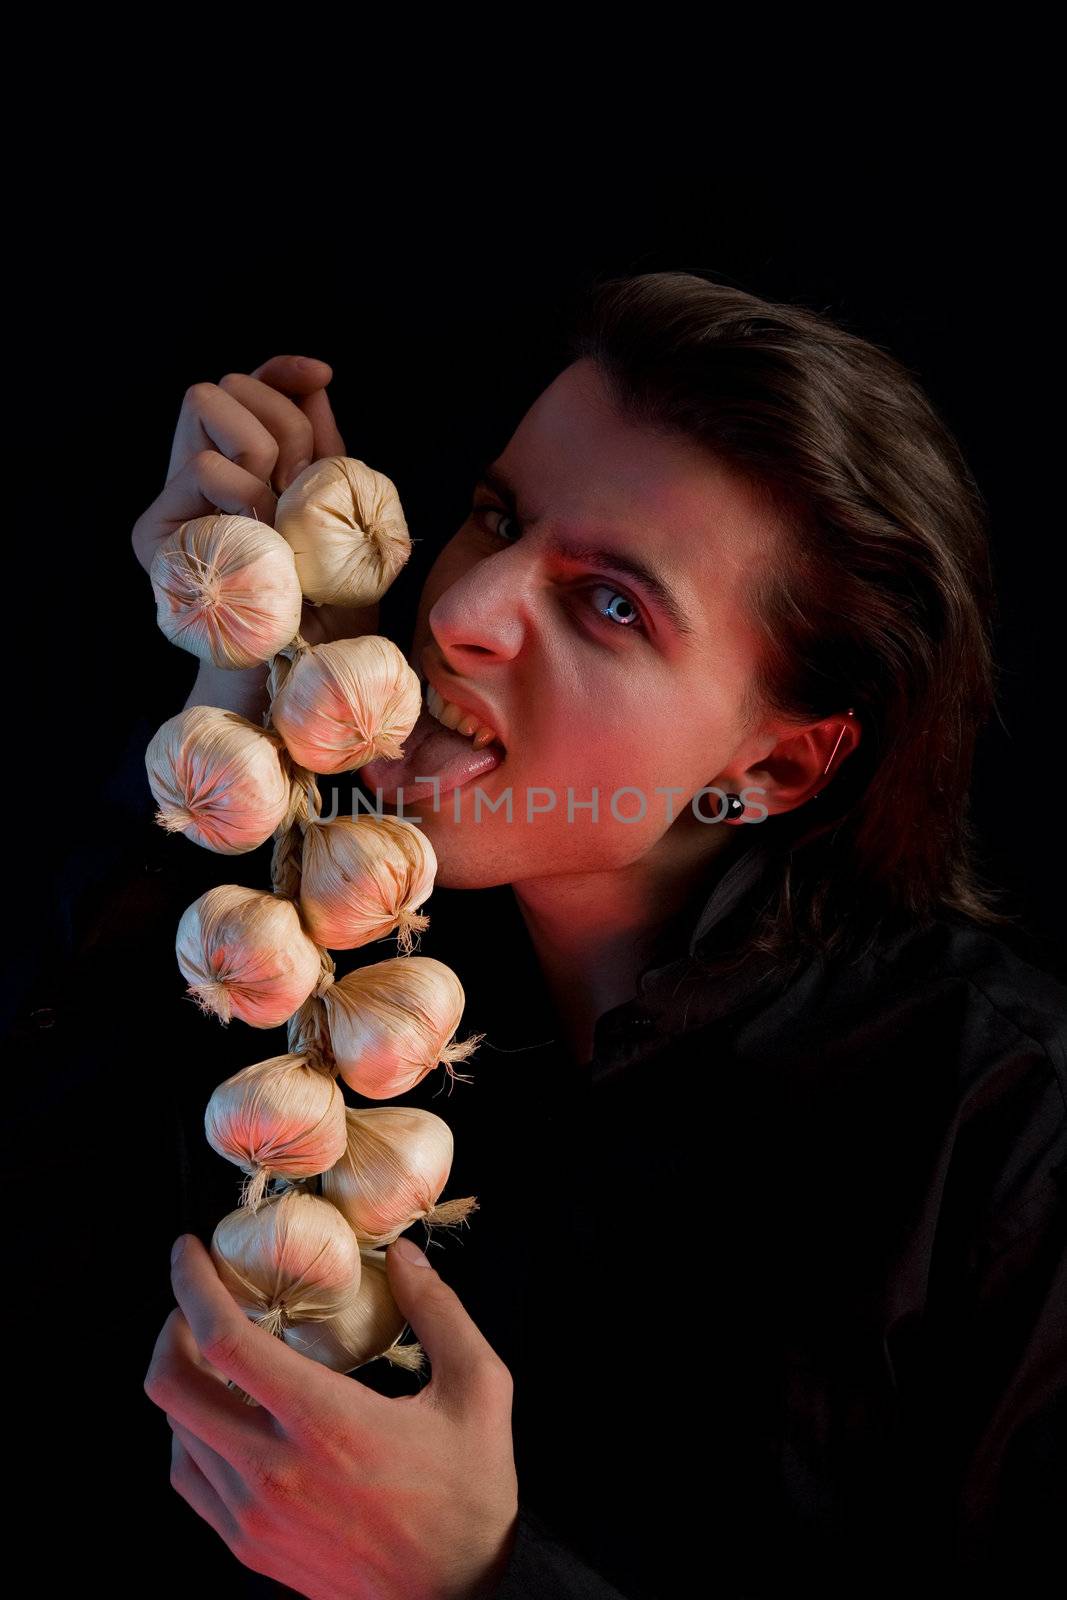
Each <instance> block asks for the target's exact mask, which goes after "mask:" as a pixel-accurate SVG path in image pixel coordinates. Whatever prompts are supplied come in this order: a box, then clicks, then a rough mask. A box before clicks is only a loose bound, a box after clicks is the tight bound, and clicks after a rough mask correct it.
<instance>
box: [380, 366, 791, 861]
mask: <svg viewBox="0 0 1067 1600" xmlns="http://www.w3.org/2000/svg"><path fill="white" fill-rule="evenodd" d="M494 465H495V467H496V468H497V470H498V471H499V472H500V473H502V474H503V475H504V476H505V477H506V479H507V480H508V481H509V482H510V484H511V485H513V486H514V489H515V493H516V499H517V504H518V517H517V519H516V517H515V516H514V515H512V513H511V512H510V511H508V510H507V509H506V507H505V503H504V501H503V500H502V499H501V498H500V496H499V495H497V494H496V493H494V492H493V491H492V490H491V489H489V488H487V487H485V486H484V485H480V486H478V487H477V488H476V489H475V492H474V495H473V497H472V498H473V503H474V509H472V511H471V514H470V515H469V516H468V518H467V520H466V521H465V522H464V524H463V526H462V527H461V528H460V529H459V531H458V532H457V533H456V534H455V535H454V536H453V537H452V538H451V539H450V540H449V542H448V544H447V545H446V546H445V548H444V549H443V550H442V551H441V553H440V555H439V556H438V558H437V560H436V561H435V563H434V565H433V567H432V569H431V571H430V573H429V575H428V576H427V579H426V582H425V585H424V588H423V592H422V596H421V600H420V603H419V610H418V616H417V620H416V624H415V632H414V637H413V640H412V645H411V649H410V651H409V653H408V660H409V662H410V664H411V665H412V666H414V667H416V668H418V669H419V670H420V672H422V673H423V674H426V673H428V675H429V677H430V678H431V679H434V678H435V677H436V678H437V679H438V681H439V682H440V681H441V680H442V679H444V680H447V681H449V682H450V683H451V684H452V685H453V686H454V687H455V690H456V696H457V699H459V700H460V701H461V700H462V698H463V694H462V691H463V690H464V689H467V690H468V691H469V692H470V694H471V695H473V696H475V697H476V698H477V699H478V700H480V701H481V702H483V703H484V704H485V705H486V706H487V707H488V708H490V709H491V711H492V713H493V716H492V717H491V719H490V721H491V723H492V725H493V726H494V727H495V728H496V730H497V732H498V733H499V734H500V737H501V739H502V740H503V742H504V745H505V747H506V755H505V758H504V760H503V762H502V764H501V765H500V766H499V767H497V768H496V770H494V771H492V772H490V773H488V774H487V775H485V776H483V777H480V778H475V779H473V780H471V781H470V782H469V783H467V784H466V785H464V786H463V787H462V788H460V789H456V790H453V791H452V792H449V793H444V794H442V795H441V796H440V800H439V808H438V809H437V810H436V811H435V809H434V803H433V798H432V797H427V798H423V799H413V800H408V799H407V798H405V800H404V802H403V811H402V812H400V814H402V815H406V816H410V817H413V818H416V817H417V818H418V819H419V825H420V826H421V828H422V829H423V831H424V833H425V834H426V835H427V836H428V838H429V839H430V841H431V843H432V844H433V846H434V849H435V851H436V854H437V859H438V873H437V882H438V883H440V884H441V885H442V886H443V887H455V888H479V887H483V888H484V887H490V886H492V885H494V884H499V883H513V882H519V881H521V880H523V879H528V878H538V877H545V876H555V875H557V874H560V873H589V872H603V871H611V870H615V869H618V868H621V867H625V866H627V865H629V864H630V863H632V862H635V861H637V860H638V858H641V857H645V856H647V855H648V854H649V852H656V853H657V854H658V856H659V857H661V858H663V859H664V862H665V863H666V860H667V858H668V857H670V858H671V859H672V860H675V861H676V862H677V863H678V864H679V865H681V864H682V863H683V858H685V859H688V860H689V861H691V862H693V863H697V862H699V861H701V860H704V859H706V858H708V857H709V856H710V855H711V854H712V853H714V852H715V851H716V850H717V849H719V848H721V847H725V846H726V845H727V844H728V843H729V842H730V841H731V840H734V839H735V837H736V836H735V832H734V829H732V828H729V827H727V825H726V824H725V823H724V822H717V823H711V822H709V821H707V820H705V821H699V820H698V819H697V817H696V816H695V815H694V814H693V811H692V809H691V806H690V802H691V801H692V799H693V797H694V795H696V794H697V793H698V791H699V790H700V789H701V788H702V787H703V786H705V785H710V784H715V783H720V784H721V786H722V787H723V788H726V787H734V788H736V787H738V780H737V772H738V771H739V770H740V771H742V772H743V769H744V767H747V766H748V764H749V763H750V762H755V761H757V760H758V759H759V758H761V757H762V755H763V754H764V753H765V752H766V751H767V750H769V749H770V748H771V747H772V746H773V744H774V742H775V741H774V739H767V738H766V737H761V735H760V733H759V730H752V729H748V728H746V727H745V726H744V725H743V722H742V716H741V706H742V696H743V691H744V689H745V686H746V684H747V683H748V681H749V679H750V677H751V675H752V673H753V670H754V667H755V660H756V656H755V651H756V641H755V639H754V637H753V635H752V634H751V632H750V630H749V628H748V626H747V624H746V621H745V615H744V607H743V604H742V595H743V590H744V583H745V577H746V572H748V571H749V570H750V569H751V567H752V564H753V563H761V562H763V561H766V560H768V559H770V558H771V554H772V551H773V536H772V530H771V528H770V525H769V523H768V519H767V514H766V512H765V511H764V510H762V509H761V508H760V506H759V505H758V504H757V501H756V499H755V497H754V495H753V492H752V491H751V490H750V489H749V488H748V487H747V486H746V485H745V484H744V483H743V482H741V480H740V479H738V478H736V477H734V476H733V475H732V474H730V473H729V472H728V471H727V470H726V469H725V468H723V467H721V466H719V465H717V464H716V463H715V462H714V461H712V460H711V459H710V458H709V456H708V454H707V453H706V452H705V451H702V450H701V449H699V448H698V447H697V446H695V445H693V444H691V443H689V442H688V441H683V440H681V439H666V438H663V437H661V436H659V435H657V434H654V433H652V432H651V431H649V430H647V429H644V428H641V427H639V426H636V425H634V424H632V423H629V422H626V421H623V420H622V419H620V417H619V416H618V415H617V414H616V413H615V412H614V411H613V409H612V407H611V404H610V402H609V400H608V396H607V392H606V390H605V388H604V387H603V382H602V379H601V376H600V372H599V369H598V368H597V367H596V366H595V364H593V363H592V362H590V361H579V362H576V363H574V364H573V365H572V366H570V367H568V368H567V369H566V370H565V371H564V372H562V373H561V374H560V375H559V377H557V378H556V379H555V381H554V382H553V383H552V384H551V385H550V386H549V387H548V388H547V389H546V390H545V391H544V393H543V394H542V395H540V396H539V398H538V399H537V400H536V402H535V403H534V405H533V406H532V407H531V408H530V410H529V411H528V412H527V414H526V416H525V417H524V418H523V420H522V422H521V423H520V424H519V426H518V428H517V429H516V431H515V433H514V434H513V435H512V437H511V439H510V440H509V442H508V444H507V446H506V448H505V449H504V451H503V453H502V454H501V455H500V456H499V457H498V458H497V460H496V462H495V463H494ZM555 541H560V542H562V543H564V544H566V545H568V546H572V547H573V546H581V545H584V546H587V547H591V546H598V547H607V548H609V549H612V550H616V551H618V552H619V553H620V554H621V555H622V556H624V557H629V558H630V559H632V560H636V561H641V562H644V563H647V564H648V565H649V566H651V567H653V568H654V569H655V571H656V572H657V574H658V575H659V576H660V577H661V579H662V580H663V582H664V583H665V584H666V585H667V586H668V587H669V589H670V590H671V591H672V592H673V595H674V597H675V599H676V601H677V604H678V606H679V607H680V609H681V612H682V613H683V614H684V618H685V620H686V622H687V624H688V627H689V629H690V630H691V631H689V632H684V631H681V630H680V628H679V626H678V624H677V623H676V622H675V621H674V620H672V618H671V616H670V615H669V612H668V609H667V606H666V605H665V604H664V602H663V600H662V599H661V598H659V597H657V596H656V595H654V594H652V593H650V592H649V591H648V590H647V589H646V588H644V587H643V586H642V584H641V583H640V582H639V581H638V580H637V579H636V578H635V577H634V576H633V575H632V574H628V573H626V572H624V571H623V570H622V569H616V570H614V571H612V570H611V569H607V570H600V569H599V568H598V567H597V566H594V565H592V564H591V562H590V560H589V559H588V557H583V556H578V557H575V556H573V555H569V554H566V553H564V552H562V551H561V550H559V549H556V548H554V547H553V548H550V545H551V546H554V543H555ZM739 763H740V766H739ZM728 766H729V767H730V769H731V770H730V775H729V776H728V777H727V779H726V780H725V781H724V780H723V779H722V776H721V775H722V774H723V772H724V769H726V768H727V767H728ZM418 770H419V772H420V773H424V772H427V771H428V769H427V768H425V767H420V768H419V769H418ZM372 781H374V782H377V781H380V780H377V779H376V780H372ZM740 781H741V782H744V781H748V782H750V783H751V782H753V781H755V782H758V781H759V780H758V779H752V778H748V779H744V778H742V779H741V780H740ZM479 789H480V790H481V792H482V795H483V796H484V799H483V800H482V802H481V803H480V808H479V803H478V800H477V793H476V791H477V790H479ZM509 789H510V791H511V796H512V813H511V820H510V821H509V820H508V816H507V809H506V806H505V805H500V807H499V809H497V810H495V811H494V810H490V809H489V804H490V803H492V802H496V801H498V800H500V798H501V797H502V796H503V795H504V793H505V791H506V790H509ZM668 790H671V791H673V792H672V793H668V792H667V791H668ZM545 791H547V793H546V792H545ZM594 791H596V792H597V794H598V798H599V810H598V813H596V814H595V820H594V813H593V811H591V810H590V808H589V807H588V806H585V807H584V808H582V809H579V807H580V806H581V803H582V802H587V801H589V800H591V799H592V797H593V794H594ZM619 791H622V792H619ZM372 792H373V790H372ZM553 797H554V803H553ZM613 797H614V801H615V804H614V809H613V806H612V800H613ZM569 798H570V800H571V803H572V808H571V811H570V816H568V799H569ZM763 800H764V796H763V795H759V796H757V797H756V801H757V802H758V801H763ZM697 804H698V808H699V810H700V812H701V815H702V816H703V817H704V818H711V817H715V816H716V815H717V814H719V813H720V812H721V813H722V814H723V815H725V802H723V801H721V800H720V799H719V797H718V796H716V795H714V794H711V795H705V796H704V797H703V799H700V800H698V802H697ZM545 806H550V809H539V808H541V807H545ZM531 808H532V809H531ZM384 809H386V810H388V811H397V810H399V808H398V807H396V806H390V805H388V804H387V805H386V806H385V807H384ZM749 815H750V816H752V815H757V816H762V815H763V813H762V812H760V811H759V810H758V809H756V810H753V808H751V807H750V809H749ZM672 818H673V819H674V820H673V821H672V820H671V819H672ZM631 819H632V820H631Z"/></svg>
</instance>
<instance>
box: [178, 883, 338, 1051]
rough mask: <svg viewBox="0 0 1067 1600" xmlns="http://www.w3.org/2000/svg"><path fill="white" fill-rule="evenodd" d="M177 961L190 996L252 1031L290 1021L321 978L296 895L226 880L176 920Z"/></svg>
mask: <svg viewBox="0 0 1067 1600" xmlns="http://www.w3.org/2000/svg"><path fill="white" fill-rule="evenodd" d="M175 948H176V951H177V956H178V966H179V967H180V969H181V972H182V976H183V977H184V978H185V980H186V982H187V983H188V985H189V994H190V996H191V997H192V999H194V1000H195V1001H196V1003H197V1004H198V1005H199V1006H200V1007H201V1009H202V1010H204V1011H207V1012H212V1013H214V1015H215V1016H217V1017H220V1018H221V1020H222V1021H223V1022H229V1021H230V1020H231V1018H233V1017H239V1018H240V1019H241V1021H242V1022H247V1023H248V1024H249V1026H250V1027H253V1028H277V1027H279V1026H280V1025H281V1023H283V1022H286V1021H287V1020H288V1019H289V1017H291V1016H292V1015H293V1013H294V1011H297V1010H299V1008H300V1007H301V1006H302V1005H303V1004H304V1001H305V1000H306V999H307V998H308V996H309V995H310V994H311V992H312V990H313V989H315V987H316V986H317V984H318V983H319V982H320V979H321V975H322V960H321V957H320V955H319V949H318V946H317V945H316V944H315V943H314V942H313V941H312V940H311V939H309V938H308V936H307V934H306V933H305V932H304V930H303V928H302V927H301V925H300V917H299V915H298V913H297V909H296V906H295V905H294V904H293V902H292V901H291V900H286V899H284V898H283V897H281V896H280V895H273V894H268V893H267V892H266V891H265V890H263V889H245V888H242V887H241V885H240V884H236V883H223V884H219V885H218V886H217V887H216V888H214V889H208V890H207V892H206V893H205V894H202V895H201V896H200V898H199V899H198V900H194V901H193V903H192V905H191V906H189V907H188V908H187V909H186V910H185V911H184V912H183V913H182V918H181V921H180V922H179V923H178V935H177V940H176V944H175Z"/></svg>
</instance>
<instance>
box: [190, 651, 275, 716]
mask: <svg viewBox="0 0 1067 1600" xmlns="http://www.w3.org/2000/svg"><path fill="white" fill-rule="evenodd" d="M269 705H270V694H269V692H268V689H267V664H266V662H263V664H262V665H257V666H254V667H239V668H237V669H236V670H234V671H231V670H229V669H227V668H225V667H216V666H214V665H213V663H211V662H209V661H201V663H200V668H199V671H198V672H197V675H196V682H195V683H194V684H193V687H192V689H191V690H190V691H189V696H188V698H187V700H186V702H185V705H184V706H183V708H182V709H183V710H185V711H188V710H189V708H190V706H219V707H220V708H221V709H222V710H223V711H235V712H236V713H237V714H238V716H242V717H245V718H247V720H248V721H249V722H255V723H262V721H263V717H264V715H265V713H266V711H267V708H268V707H269Z"/></svg>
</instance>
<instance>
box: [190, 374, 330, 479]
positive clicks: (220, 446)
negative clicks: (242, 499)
mask: <svg viewBox="0 0 1067 1600" xmlns="http://www.w3.org/2000/svg"><path fill="white" fill-rule="evenodd" d="M210 449H215V450H218V451H219V452H220V453H221V454H222V455H224V456H227V457H229V459H230V460H231V461H234V462H236V463H237V465H238V466H241V467H244V468H246V470H247V471H249V472H251V473H252V474H253V475H254V476H255V477H257V478H260V479H261V480H262V481H263V482H264V483H266V482H268V480H269V479H270V478H271V477H273V478H274V480H275V488H276V489H277V490H278V492H279V493H280V492H281V490H282V489H284V488H285V487H286V486H287V485H288V483H289V481H290V478H291V477H292V476H294V471H293V469H294V468H296V467H297V465H298V464H299V463H304V464H305V465H306V464H307V463H308V462H309V461H310V460H311V458H312V454H313V450H314V434H313V431H312V427H311V424H310V422H309V421H308V419H307V417H305V415H304V413H303V412H302V411H301V409H300V407H299V406H298V405H295V404H294V402H293V401H292V400H289V399H287V398H286V396H285V395H283V394H281V393H280V392H279V391H278V390H277V389H272V388H271V386H270V385H269V384H267V383H261V382H260V381H259V379H258V378H252V377H249V376H248V374H247V373H244V372H228V373H227V374H226V376H225V377H224V378H223V379H222V380H221V381H220V382H219V383H217V384H215V383H194V384H193V385H192V386H191V387H190V388H189V389H187V390H186V393H185V399H184V400H183V402H182V409H181V412H180V413H179V416H178V426H177V428H176V429H175V432H174V443H173V445H172V447H171V453H170V462H169V464H168V467H167V478H168V480H169V479H171V478H173V477H174V475H175V473H177V472H180V471H181V469H182V467H183V466H184V465H185V463H186V462H187V461H189V460H190V459H191V458H192V457H193V456H194V455H196V454H197V453H198V452H199V451H201V450H210Z"/></svg>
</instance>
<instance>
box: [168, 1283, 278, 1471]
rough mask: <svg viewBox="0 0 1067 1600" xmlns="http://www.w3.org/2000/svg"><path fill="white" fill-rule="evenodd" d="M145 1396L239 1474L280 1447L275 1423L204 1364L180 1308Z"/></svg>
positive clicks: (171, 1321)
mask: <svg viewBox="0 0 1067 1600" xmlns="http://www.w3.org/2000/svg"><path fill="white" fill-rule="evenodd" d="M144 1391H145V1394H146V1395H147V1396H148V1398H149V1399H150V1400H151V1401H152V1403H153V1404H154V1405H157V1406H159V1407H160V1409H161V1410H163V1411H166V1412H167V1414H168V1415H169V1416H172V1417H174V1418H176V1420H177V1421H178V1422H180V1423H181V1424H182V1425H183V1426H184V1427H186V1428H188V1429H189V1431H190V1432H191V1433H194V1434H195V1435H196V1436H197V1438H198V1439H202V1440H203V1441H204V1443H205V1444H207V1445H209V1446H210V1447H211V1449H212V1450H214V1451H216V1453H217V1454H218V1455H220V1456H221V1457H222V1459H223V1460H224V1461H227V1462H228V1463H229V1464H230V1466H231V1467H233V1468H235V1469H236V1470H237V1471H240V1470H241V1467H242V1465H243V1464H247V1462H249V1461H250V1460H254V1459H256V1458H257V1457H258V1456H260V1455H261V1454H262V1453H263V1450H264V1448H266V1447H269V1446H270V1445H271V1444H272V1443H273V1442H276V1441H277V1438H278V1434H277V1431H276V1428H275V1424H274V1419H273V1418H272V1417H271V1416H270V1414H269V1413H268V1412H266V1411H264V1410H263V1409H262V1407H259V1408H254V1407H252V1406H248V1405H246V1404H245V1402H244V1401H243V1400H239V1399H238V1397H237V1396H236V1395H235V1394H234V1393H233V1391H232V1389H230V1388H228V1387H227V1384H226V1378H225V1376H224V1375H223V1374H222V1373H220V1372H219V1371H218V1370H217V1369H216V1368H214V1367H212V1366H211V1364H210V1363H209V1362H208V1361H206V1360H205V1359H204V1357H203V1355H202V1354H201V1352H200V1350H199V1348H198V1346H197V1343H196V1340H195V1339H194V1338H193V1335H192V1330H191V1329H190V1327H189V1323H188V1321H187V1320H186V1318H185V1316H184V1314H183V1313H182V1311H181V1310H180V1309H179V1308H177V1307H175V1309H174V1310H173V1311H172V1312H171V1313H170V1315H169V1317H168V1318H167V1320H166V1322H164V1324H163V1327H162V1329H161V1331H160V1335H159V1338H158V1339H157V1340H156V1346H155V1349H154V1350H153V1352H152V1359H151V1361H150V1362H149V1366H148V1372H147V1374H146V1376H145V1381H144Z"/></svg>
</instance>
